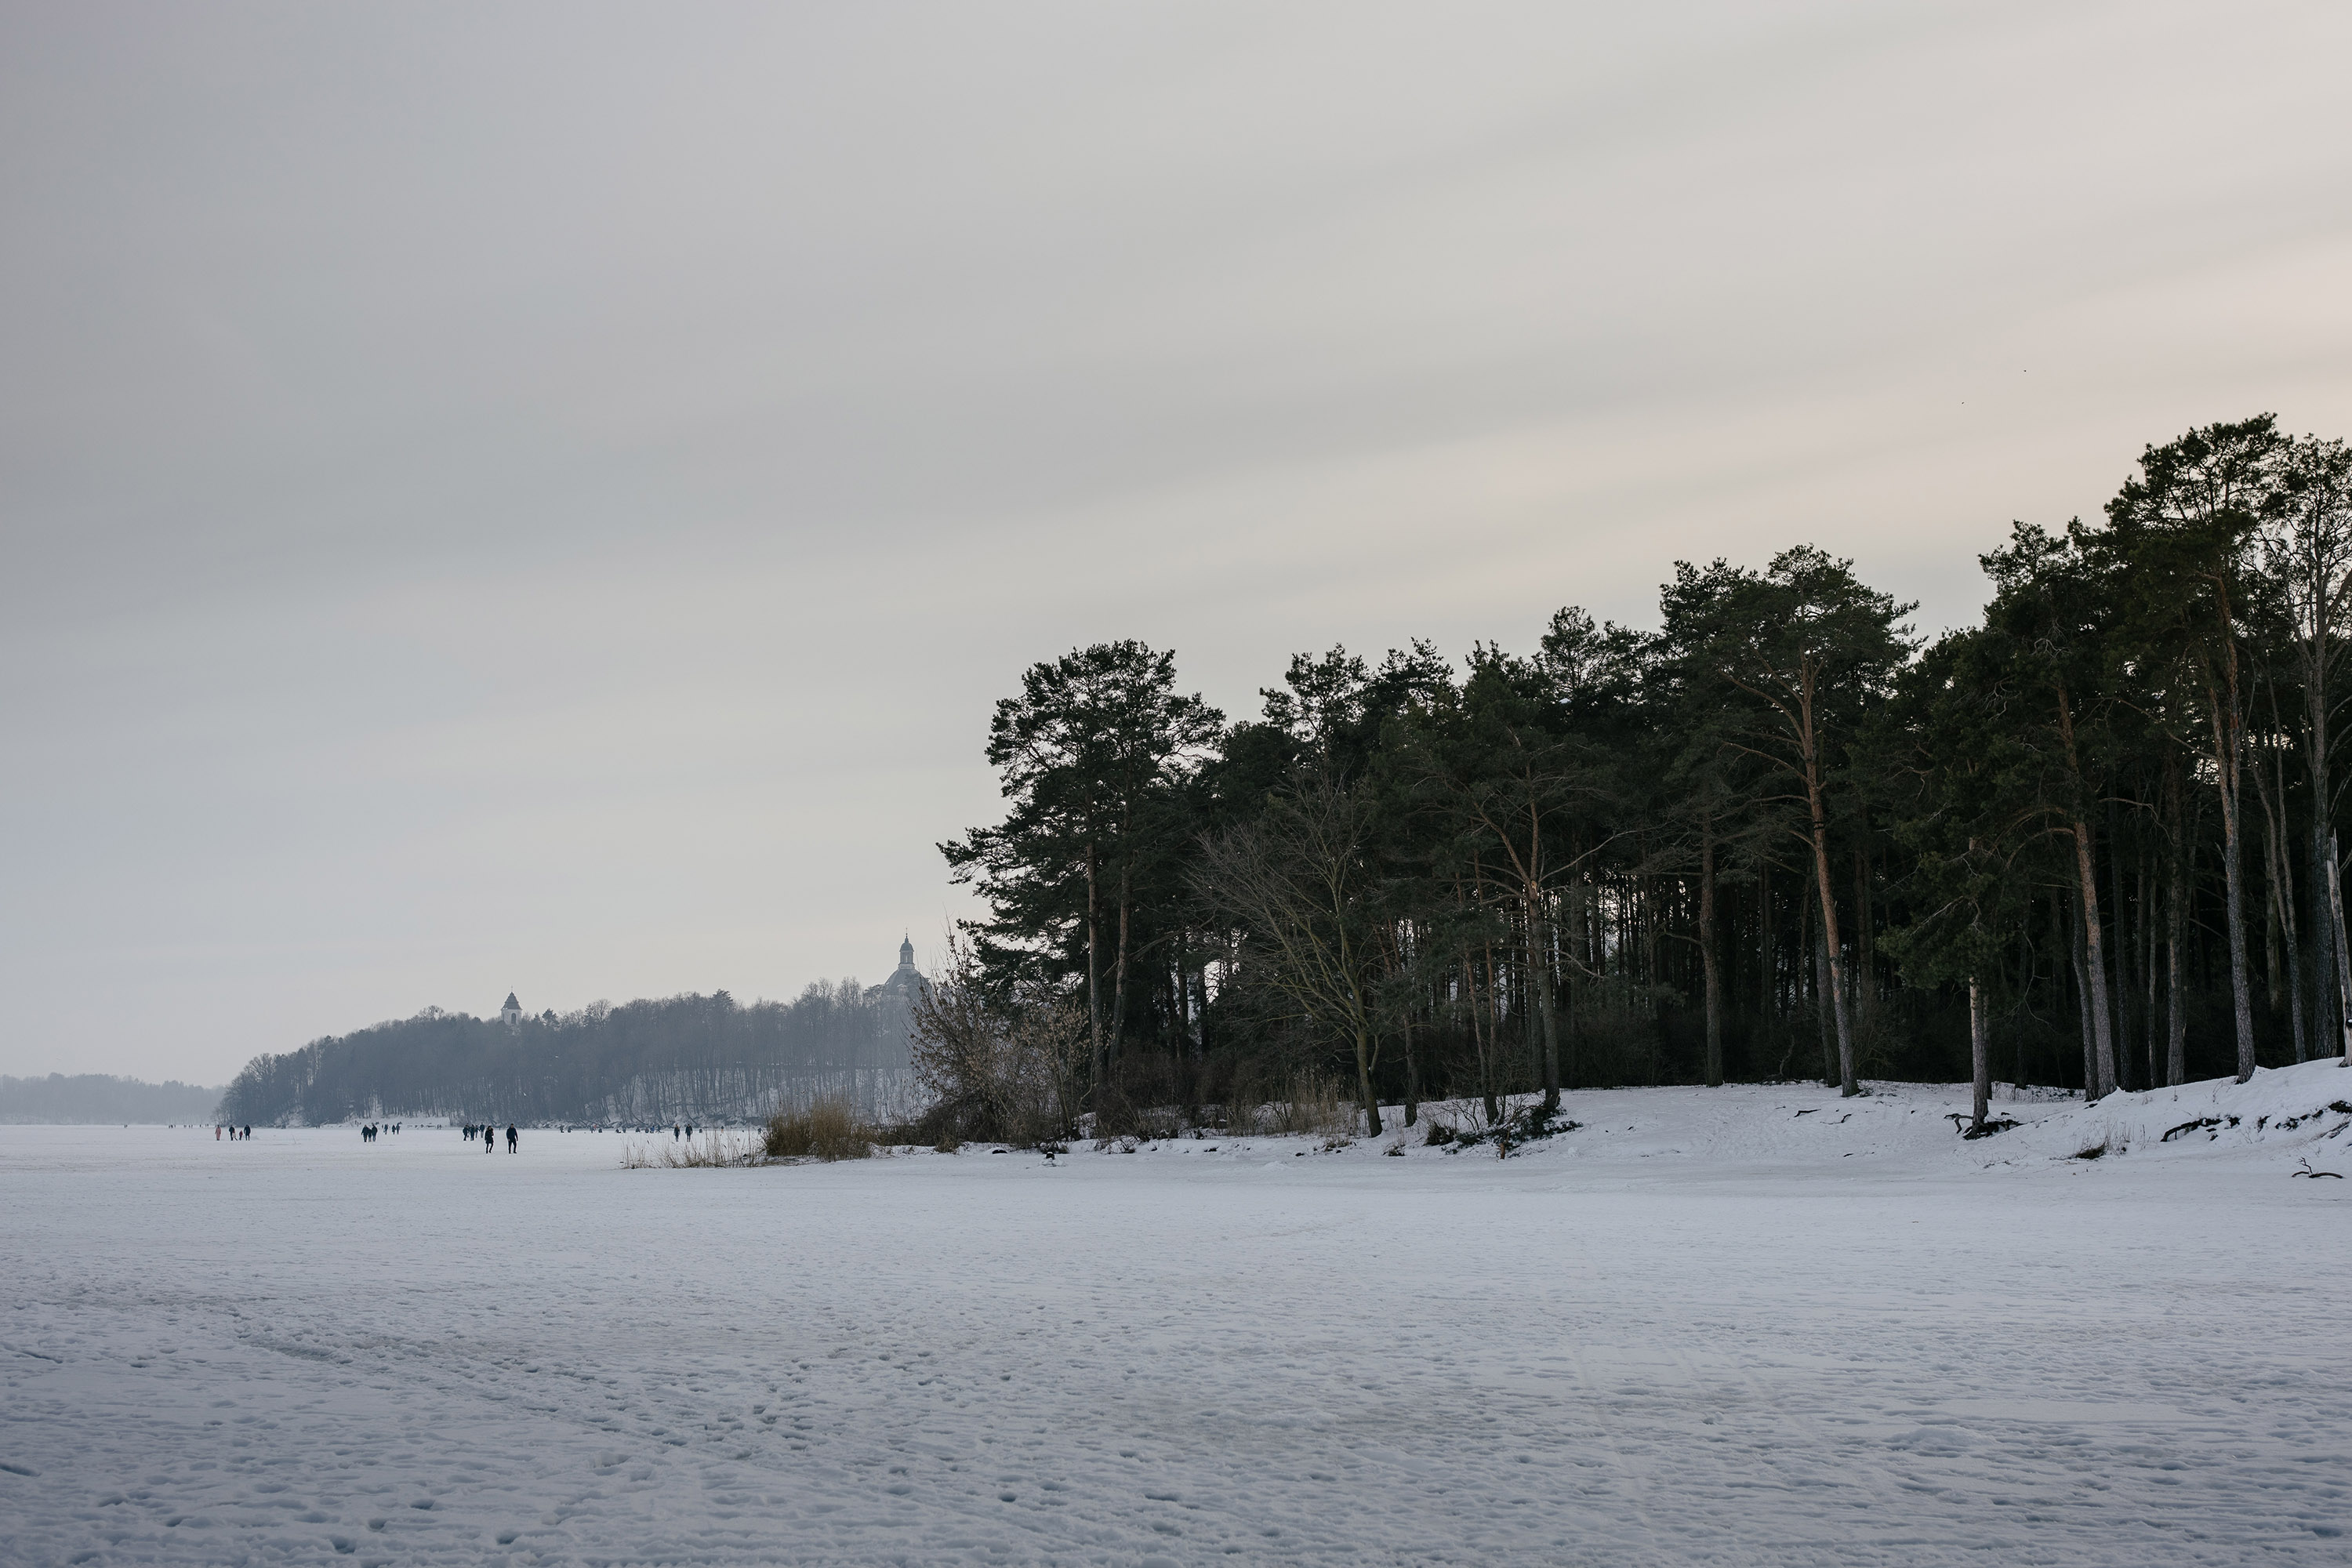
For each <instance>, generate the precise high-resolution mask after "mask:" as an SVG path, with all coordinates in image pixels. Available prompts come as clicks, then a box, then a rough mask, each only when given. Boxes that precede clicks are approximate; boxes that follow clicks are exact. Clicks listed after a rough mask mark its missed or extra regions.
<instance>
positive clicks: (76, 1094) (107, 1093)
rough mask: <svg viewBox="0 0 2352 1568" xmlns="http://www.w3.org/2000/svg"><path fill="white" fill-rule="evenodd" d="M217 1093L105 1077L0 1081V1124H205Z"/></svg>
mask: <svg viewBox="0 0 2352 1568" xmlns="http://www.w3.org/2000/svg"><path fill="white" fill-rule="evenodd" d="M220 1098H221V1091H220V1090H219V1089H205V1088H204V1087H202V1086H201V1085H198V1084H193V1083H182V1082H180V1081H179V1080H178V1079H169V1080H167V1081H165V1082H163V1083H142V1081H140V1080H139V1079H135V1078H114V1077H111V1076H110V1075H108V1074H106V1073H97V1072H86V1073H76V1074H74V1075H73V1076H72V1077H70V1078H68V1076H66V1075H65V1074H64V1073H56V1072H53V1073H51V1074H50V1075H49V1076H48V1077H47V1078H0V1122H16V1123H27V1122H30V1123H40V1122H47V1123H62V1124H73V1123H103V1122H109V1121H111V1122H113V1123H115V1124H116V1125H117V1126H120V1125H121V1124H123V1123H125V1122H166V1123H181V1122H185V1123H195V1122H209V1121H212V1119H213V1108H214V1107H215V1106H216V1105H218V1104H219V1103H220Z"/></svg>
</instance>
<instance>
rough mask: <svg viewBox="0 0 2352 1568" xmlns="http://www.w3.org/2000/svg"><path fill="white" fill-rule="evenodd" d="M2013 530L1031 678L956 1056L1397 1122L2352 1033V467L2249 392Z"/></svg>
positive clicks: (956, 1067)
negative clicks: (1405, 637) (2225, 410)
mask: <svg viewBox="0 0 2352 1568" xmlns="http://www.w3.org/2000/svg"><path fill="white" fill-rule="evenodd" d="M2119 467H2120V465H2119ZM1899 521H1900V520H1899V519H1890V520H1889V524H1890V526H1899ZM1980 564H1981V566H1982V568H1983V570H1984V573H1985V574H1986V577H1987V579H1988V584H1989V592H1990V599H1989V602H1988V603H1987V604H1986V606H1985V609H1984V612H1983V615H1982V616H1981V619H1980V620H1979V623H1978V624H1975V625H1971V626H1963V627H1961V628H1959V629H1958V630H1955V631H1952V632H1950V633H1948V634H1947V635H1945V636H1942V637H1938V638H1936V639H1935V640H1933V641H1932V642H1929V641H1927V640H1925V639H1922V638H1921V637H1918V636H1917V635H1916V634H1915V632H1914V631H1913V629H1912V627H1911V626H1910V625H1909V624H1908V616H1910V614H1911V611H1912V609H1913V607H1914V606H1912V605H1906V604H1900V603H1897V602H1896V600H1895V598H1894V597H1893V596H1892V595H1889V594H1887V593H1885V592H1883V591H1882V590H1880V589H1877V588H1874V587H1873V586H1871V585H1870V584H1868V583H1867V582H1865V581H1864V579H1863V578H1862V577H1860V576H1859V575H1857V574H1856V572H1855V570H1854V568H1853V563H1851V562H1848V561H1844V560H1840V559H1836V558H1834V557H1832V556H1831V555H1829V554H1827V553H1825V552H1822V551H1821V550H1819V549H1815V548H1811V547H1810V546H1804V545H1799V546H1796V547H1793V548H1790V549H1787V550H1784V551H1782V552H1780V553H1779V554H1777V555H1774V556H1772V557H1771V558H1770V559H1769V561H1768V562H1766V563H1763V564H1761V565H1760V566H1759V565H1746V564H1738V563H1728V562H1726V561H1721V560H1717V561H1715V562H1712V563H1704V564H1700V563H1688V562H1683V563H1675V566H1674V568H1673V572H1672V575H1671V577H1670V579H1669V580H1668V581H1667V582H1666V583H1665V584H1664V587H1663V589H1662V592H1661V595H1660V599H1659V605H1658V620H1657V625H1656V628H1655V629H1654V630H1640V629H1635V628H1632V627H1627V626H1616V625H1609V624H1600V623H1597V622H1596V621H1595V619H1594V618H1593V617H1592V616H1591V615H1589V614H1588V613H1586V612H1585V611H1584V610H1581V609H1579V608H1576V607H1573V606H1570V607H1568V608H1564V609H1562V610H1560V611H1559V613H1558V614H1557V615H1555V616H1553V617H1552V618H1551V621H1550V625H1549V629H1548V630H1547V631H1546V632H1545V633H1544V635H1543V636H1542V637H1541V639H1540V640H1539V641H1538V643H1537V645H1536V646H1535V647H1533V648H1531V649H1528V650H1526V651H1523V652H1515V651H1511V650H1508V649H1506V648H1504V647H1497V646H1493V645H1488V644H1483V643H1482V644H1479V645H1477V646H1475V647H1473V648H1472V649H1471V650H1470V652H1469V653H1468V655H1467V656H1466V657H1464V658H1460V659H1459V660H1458V661H1449V660H1448V659H1446V658H1442V657H1441V656H1440V655H1439V653H1438V652H1437V651H1436V650H1435V649H1434V648H1433V647H1432V646H1431V645H1429V644H1427V643H1425V642H1419V641H1416V642H1413V643H1412V644H1411V645H1410V646H1409V647H1406V648H1405V649H1402V650H1392V651H1391V652H1390V653H1389V654H1388V655H1387V656H1386V657H1385V658H1380V659H1377V660H1368V659H1366V658H1361V657H1359V656H1358V655H1356V654H1353V653H1350V652H1349V651H1348V650H1347V649H1345V648H1333V649H1332V650H1330V651H1329V652H1328V653H1324V654H1320V655H1307V654H1302V655H1299V656H1298V657H1297V658H1294V659H1293V660H1292V661H1291V665H1290V668H1289V671H1288V673H1287V675H1286V677H1285V678H1284V679H1283V680H1282V682H1281V683H1280V684H1279V685H1277V686H1275V687H1271V688H1269V689H1265V691H1264V692H1263V694H1262V695H1263V698H1264V706H1263V709H1262V710H1261V712H1260V713H1259V714H1258V716H1256V717H1255V718H1252V719H1246V720H1244V721H1240V722H1234V723H1229V722H1227V721H1225V719H1224V717H1223V715H1222V714H1220V713H1218V712H1216V711H1215V710H1213V709H1211V708H1210V706H1209V705H1208V704H1207V703H1206V702H1204V701H1203V700H1202V699H1201V698H1199V697H1198V696H1188V695H1185V694H1183V693H1182V692H1181V690H1180V689H1179V688H1178V686H1177V684H1176V678H1175V661H1174V657H1173V655H1172V654H1171V653H1168V652H1166V651H1164V650H1156V649H1153V648H1150V647H1146V646H1145V645H1143V644H1141V643H1139V642H1132V641H1128V642H1115V643H1106V644H1101V645H1097V646H1095V647H1085V648H1079V649H1076V650H1074V651H1073V652H1071V653H1070V654H1068V655H1066V656H1065V657H1063V658H1058V659H1055V660H1051V661H1048V662H1045V663H1041V664H1038V665H1036V666H1035V667H1034V668H1031V669H1030V670H1029V671H1028V672H1027V674H1026V675H1025V677H1024V679H1023V682H1022V685H1021V689H1020V690H1019V691H1018V692H1017V693H1016V694H1014V695H1013V696H1010V697H1007V698H1005V699H1004V700H1003V701H1002V702H1000V703H999V704H998V705H997V708H996V712H995V717H994V721H993V725H992V730H991V738H990V742H989V748H988V759H989V761H990V763H992V765H993V766H994V767H995V768H996V769H997V771H998V773H999V776H1000V780H1001V784H1002V789H1003V796H1004V798H1005V801H1006V806H1007V809H1006V814H1005V816H1004V818H1003V821H1002V822H1000V823H998V824H996V825H993V826H984V827H979V828H975V829H973V830H971V832H970V833H969V834H967V835H966V836H965V837H962V838H961V839H959V840H957V841H955V842H952V843H950V844H947V845H944V846H942V848H943V850H944V852H945V854H946V856H947V858H948V860H949V863H950V867H951V868H952V870H953V873H954V875H955V876H956V877H957V878H958V879H960V880H962V881H964V882H967V883H969V884H970V885H971V886H972V887H973V888H974V889H976V890H977V891H978V892H979V894H980V895H981V896H982V899H983V900H985V902H986V905H987V907H988V914H987V917H986V918H985V919H982V920H981V921H975V922H972V923H971V926H970V927H969V928H968V932H967V934H968V936H969V938H970V950H969V952H967V953H966V954H964V955H963V956H962V957H961V958H960V959H959V964H960V966H961V967H960V968H959V969H958V971H957V973H954V974H953V975H952V976H951V977H950V979H951V982H952V984H951V988H950V992H949V994H948V995H947V999H948V1000H950V1001H955V1002H957V1003H958V1005H959V1006H961V1007H962V1008H963V1011H962V1012H961V1013H960V1014H959V1015H958V1017H959V1018H961V1019H962V1020H963V1022H961V1023H957V1024H955V1025H954V1026H953V1027H947V1026H942V1027H941V1028H940V1029H938V1030H936V1031H935V1033H938V1034H939V1035H940V1037H941V1039H943V1040H947V1041H949V1043H950V1045H951V1046H952V1047H953V1050H952V1051H951V1052H950V1051H947V1047H941V1050H942V1052H945V1053H946V1055H943V1056H942V1057H941V1058H940V1059H941V1060H943V1061H945V1060H947V1058H948V1057H949V1056H952V1058H953V1060H952V1061H951V1062H950V1063H949V1065H948V1066H945V1067H942V1068H939V1069H938V1070H936V1071H930V1070H927V1074H926V1077H927V1080H929V1081H934V1082H935V1084H936V1085H938V1086H943V1088H944V1089H945V1090H947V1091H950V1092H955V1093H965V1092H967V1090H966V1089H965V1088H963V1087H961V1086H962V1085H963V1080H965V1079H973V1080H974V1081H975V1082H977V1081H979V1079H987V1078H988V1077H989V1075H995V1077H996V1078H997V1079H1002V1080H1003V1081H1004V1082H1010V1083H1018V1082H1025V1081H1029V1080H1030V1079H1034V1081H1037V1082H1040V1083H1053V1082H1059V1081H1063V1079H1057V1078H1056V1077H1055V1074H1060V1073H1064V1068H1063V1067H1062V1066H1061V1065H1060V1063H1059V1059H1058V1058H1055V1060H1051V1061H1047V1060H1045V1059H1044V1057H1041V1058H1040V1064H1028V1063H1026V1062H1025V1060H1019V1059H1015V1058H1020V1057H1021V1055H1022V1052H1023V1050H1024V1049H1025V1048H1026V1047H1022V1045H1021V1042H1022V1041H1023V1040H1024V1039H1028V1038H1031V1037H1034V1038H1038V1039H1046V1040H1052V1039H1058V1038H1059V1037H1060V1036H1059V1035H1057V1034H1056V1033H1055V1030H1054V1029H1052V1028H1050V1027H1043V1026H1040V1027H1035V1028H1029V1027H1026V1026H1024V1017H1030V1016H1034V1017H1043V1016H1046V1015H1047V1014H1049V1013H1051V1012H1052V1011H1053V1010H1055V1009H1061V1010H1065V1011H1066V1010H1069V1009H1073V1008H1075V1009H1076V1013H1077V1016H1078V1018H1079V1020H1080V1028H1081V1031H1082V1034H1083V1043H1082V1045H1081V1046H1080V1047H1079V1054H1080V1057H1081V1058H1082V1059H1080V1060H1079V1061H1077V1062H1076V1067H1075V1069H1074V1070H1071V1071H1069V1072H1067V1073H1066V1074H1064V1076H1065V1078H1066V1079H1067V1081H1068V1083H1069V1084H1070V1088H1069V1089H1068V1091H1067V1094H1066V1099H1067V1100H1068V1101H1069V1103H1066V1104H1064V1105H1063V1106H1062V1116H1063V1120H1064V1121H1065V1122H1066V1123H1067V1122H1068V1121H1073V1120H1075V1118H1076V1116H1077V1114H1078V1113H1079V1112H1080V1111H1081V1110H1089V1109H1090V1110H1093V1111H1095V1112H1096V1113H1097V1115H1098V1116H1100V1117H1103V1118H1107V1119H1109V1120H1108V1121H1098V1122H1097V1128H1098V1129H1099V1128H1101V1127H1103V1126H1107V1125H1110V1124H1111V1123H1112V1122H1115V1121H1117V1120H1118V1119H1119V1118H1121V1117H1126V1118H1129V1119H1130V1120H1132V1119H1133V1118H1135V1117H1136V1116H1138V1115H1141V1114H1143V1113H1145V1112H1146V1111H1147V1110H1149V1108H1153V1107H1164V1106H1169V1105H1177V1106H1201V1105H1203V1104H1211V1103H1213V1102H1216V1101H1220V1100H1228V1099H1233V1100H1242V1101H1247V1100H1249V1099H1250V1097H1251V1095H1252V1094H1253V1093H1257V1094H1262V1095H1267V1096H1271V1095H1273V1094H1275V1093H1276V1092H1277V1091H1282V1090H1284V1089H1285V1086H1286V1085H1292V1086H1295V1085H1296V1084H1297V1081H1298V1076H1299V1075H1300V1074H1310V1075H1318V1076H1319V1077H1320V1078H1321V1079H1322V1081H1323V1082H1324V1083H1326V1084H1328V1085H1333V1086H1335V1087H1339V1089H1340V1092H1342V1093H1343V1094H1345V1095H1346V1096H1348V1097H1349V1098H1351V1099H1353V1100H1356V1102H1357V1103H1358V1105H1359V1107H1360V1110H1361V1114H1362V1116H1363V1117H1364V1118H1365V1119H1366V1121H1367V1122H1368V1124H1369V1125H1368V1130H1370V1131H1379V1129H1380V1125H1381V1121H1380V1110H1379V1108H1380V1107H1381V1106H1382V1105H1392V1104H1397V1103H1399V1102H1402V1104H1403V1106H1404V1107H1405V1112H1404V1114H1405V1119H1406V1121H1408V1122H1410V1121H1412V1119H1413V1114H1414V1111H1413V1108H1414V1106H1415V1103H1416V1102H1417V1101H1418V1100H1420V1099H1422V1098H1423V1097H1434V1096H1462V1097H1468V1098H1470V1099H1471V1100H1474V1101H1479V1102H1483V1103H1484V1104H1485V1105H1486V1107H1487V1113H1488V1115H1489V1116H1490V1117H1492V1116H1494V1115H1495V1114H1496V1108H1497V1107H1498V1105H1500V1106H1504V1107H1507V1104H1508V1100H1507V1096H1508V1095H1510V1094H1511V1093H1513V1092H1528V1093H1540V1094H1541V1095H1542V1097H1543V1100H1544V1101H1545V1103H1546V1105H1547V1106H1548V1107H1549V1106H1552V1105H1557V1103H1558V1102H1559V1095H1560V1093H1561V1092H1562V1091H1563V1090H1565V1089H1579V1088H1584V1087H1588V1086H1608V1085H1615V1084H1633V1083H1643V1084H1649V1083H1664V1082H1704V1083H1710V1084H1711V1083H1717V1082H1720V1081H1722V1080H1724V1079H1727V1078H1747V1079H1778V1078H1784V1077H1789V1076H1792V1075H1805V1076H1812V1075H1818V1076H1819V1077H1820V1078H1822V1079H1825V1080H1827V1081H1828V1082H1830V1083H1832V1084H1836V1085H1840V1086H1842V1087H1843V1088H1844V1089H1845V1090H1846V1091H1847V1092H1849V1093H1852V1092H1855V1091H1856V1090H1857V1089H1858V1087H1859V1082H1860V1080H1861V1079H1863V1078H1864V1077H1865V1076H1874V1077H1885V1078H1906V1079H1940V1080H1956V1079H1969V1078H1970V1077H1971V1076H1974V1077H1975V1078H1976V1079H1978V1080H1979V1085H1981V1084H1983V1083H1984V1082H1986V1081H1988V1080H1989V1079H1990V1078H1991V1077H1994V1076H1999V1077H2000V1078H2002V1079H2012V1080H2017V1081H2021V1082H2029V1083H2034V1084H2042V1085H2056V1086H2063V1087H2064V1088H2066V1089H2074V1090H2077V1091H2087V1092H2088V1093H2089V1094H2090V1095H2091V1096H2092V1097H2094V1098H2095V1097H2097V1096H2099V1095H2103V1094H2105V1093H2106V1092H2107V1091H2108V1090H2109V1089H2115V1088H2117V1087H2123V1088H2132V1089H2138V1088H2147V1087H2150V1086H2156V1085H2163V1084H2170V1083H2178V1082H2180V1081H2182V1080H2183V1079H2189V1078H2194V1077H2203V1076H2210V1075H2218V1074H2231V1075H2234V1076H2236V1077H2239V1078H2241V1079H2242V1078H2245V1077H2247V1076H2249V1075H2251V1074H2252V1072H2253V1070H2254V1069H2255V1068H2256V1066H2257V1065H2258V1064H2263V1063H2270V1064H2279V1063H2286V1062H2294V1061H2301V1060H2304V1059H2305V1058H2311V1057H2315V1056H2335V1055H2338V1054H2341V1053H2342V1052H2343V1051H2344V1050H2345V1047H2346V1042H2347V1038H2352V1026H2347V1002H2352V959H2348V958H2347V947H2346V940H2345V917H2344V911H2343V899H2342V894H2341V891H2340V889H2341V881H2342V878H2343V875H2344V872H2343V869H2342V859H2343V846H2342V839H2341V837H2340V835H2339V831H2338V830H2339V827H2340V826H2342V825H2343V816H2344V798H2343V795H2344V780H2345V771H2344V770H2339V769H2336V767H2335V763H2334V759H2335V747H2336V740H2337V737H2338V735H2339V733H2340V732H2341V727H2340V726H2339V725H2338V724H2337V723H2336V719H2337V717H2338V715H2339V710H2340V706H2341V704H2342V703H2343V701H2344V700H2345V698H2346V696H2347V692H2352V680H2347V668H2346V660H2347V653H2352V642H2347V637H2352V453H2347V447H2346V446H2345V444H2344V443H2343V442H2341V441H2336V440H2322V439H2318V438H2313V437H2290V436H2287V435H2285V434H2284V433H2283V432H2281V431H2280V430H2279V429H2278V428H2277V427H2276V425H2275V423H2274V421H2273V419H2271V418H2270V417H2268V416H2263V417H2258V418H2254V419H2250V420H2245V421H2242V422H2240V423H2235V424H2221V425H2213V426H2206V427H2204V428H2201V429H2198V430H2195V431H2192V432H2190V433H2189V434H2188V435H2186V436H2183V437H2180V438H2179V439H2178V440H2175V441H2171V442H2168V443H2167V444H2165V445H2163V446H2160V447H2148V448H2147V449H2146V450H2145V451H2144V453H2143V454H2142V455H2141V458H2140V460H2139V463H2138V466H2137V469H2136V470H2135V471H2133V472H2131V473H2130V474H2129V476H2128V477H2127V478H2126V479H2125V480H2124V482H2123V483H2122V485H2121V486H2120V488H2119V489H2118V490H2117V491H2116V495H2115V497H2114V499H2113V500H2111V501H2110V502H2109V503H2108V505H2107V506H2106V508H2105V516H2104V517H2103V518H2102V519H2100V520H2098V521H2094V522H2089V523H2085V522H2083V521H2074V522H2072V523H2069V524H2067V525H2065V526H2063V527H2058V528H2044V527H2040V526H2034V525H2030V524H2019V525H2017V526H2016V527H2015V528H2014V529H2013V531H2012V532H2011V536H2010V538H2009V540H2008V541H2007V542H2006V543H2004V544H2003V545H2002V546H2001V547H2000V548H1999V549H1997V550H1995V551H1993V552H1990V553H1989V554H1987V555H1984V556H1982V557H1981V558H1980ZM967 1003H968V1004H969V1005H965V1004H967ZM1024 1029H1025V1032H1024ZM1038 1050H1040V1051H1042V1050H1044V1047H1038ZM1008 1053H1009V1054H1008ZM1031 1054H1037V1053H1036V1052H1034V1051H1033V1052H1032V1053H1031ZM1045 1055H1051V1053H1050V1052H1046V1053H1045ZM972 1063H978V1064H980V1065H979V1066H977V1067H974V1066H971V1065H969V1064H972ZM1008 1063H1009V1064H1010V1065H1006V1064H1008ZM1024 1074H1025V1075H1027V1077H1026V1078H1024ZM975 1075H977V1077H975ZM989 1092H993V1091H992V1090H990V1089H988V1088H987V1085H986V1084H985V1083H983V1084H982V1086H981V1088H979V1089H971V1090H969V1093H970V1096H971V1103H973V1104H975V1105H977V1104H982V1103H983V1102H985V1101H986V1099H987V1094H988V1093H989ZM1978 1103H1979V1110H1978V1115H1979V1119H1981V1118H1982V1116H1983V1114H1984V1111H1983V1096H1982V1091H1981V1089H1980V1090H1979V1102H1978ZM974 1124H975V1125H977V1124H978V1123H977V1122H975V1123H974Z"/></svg>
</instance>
